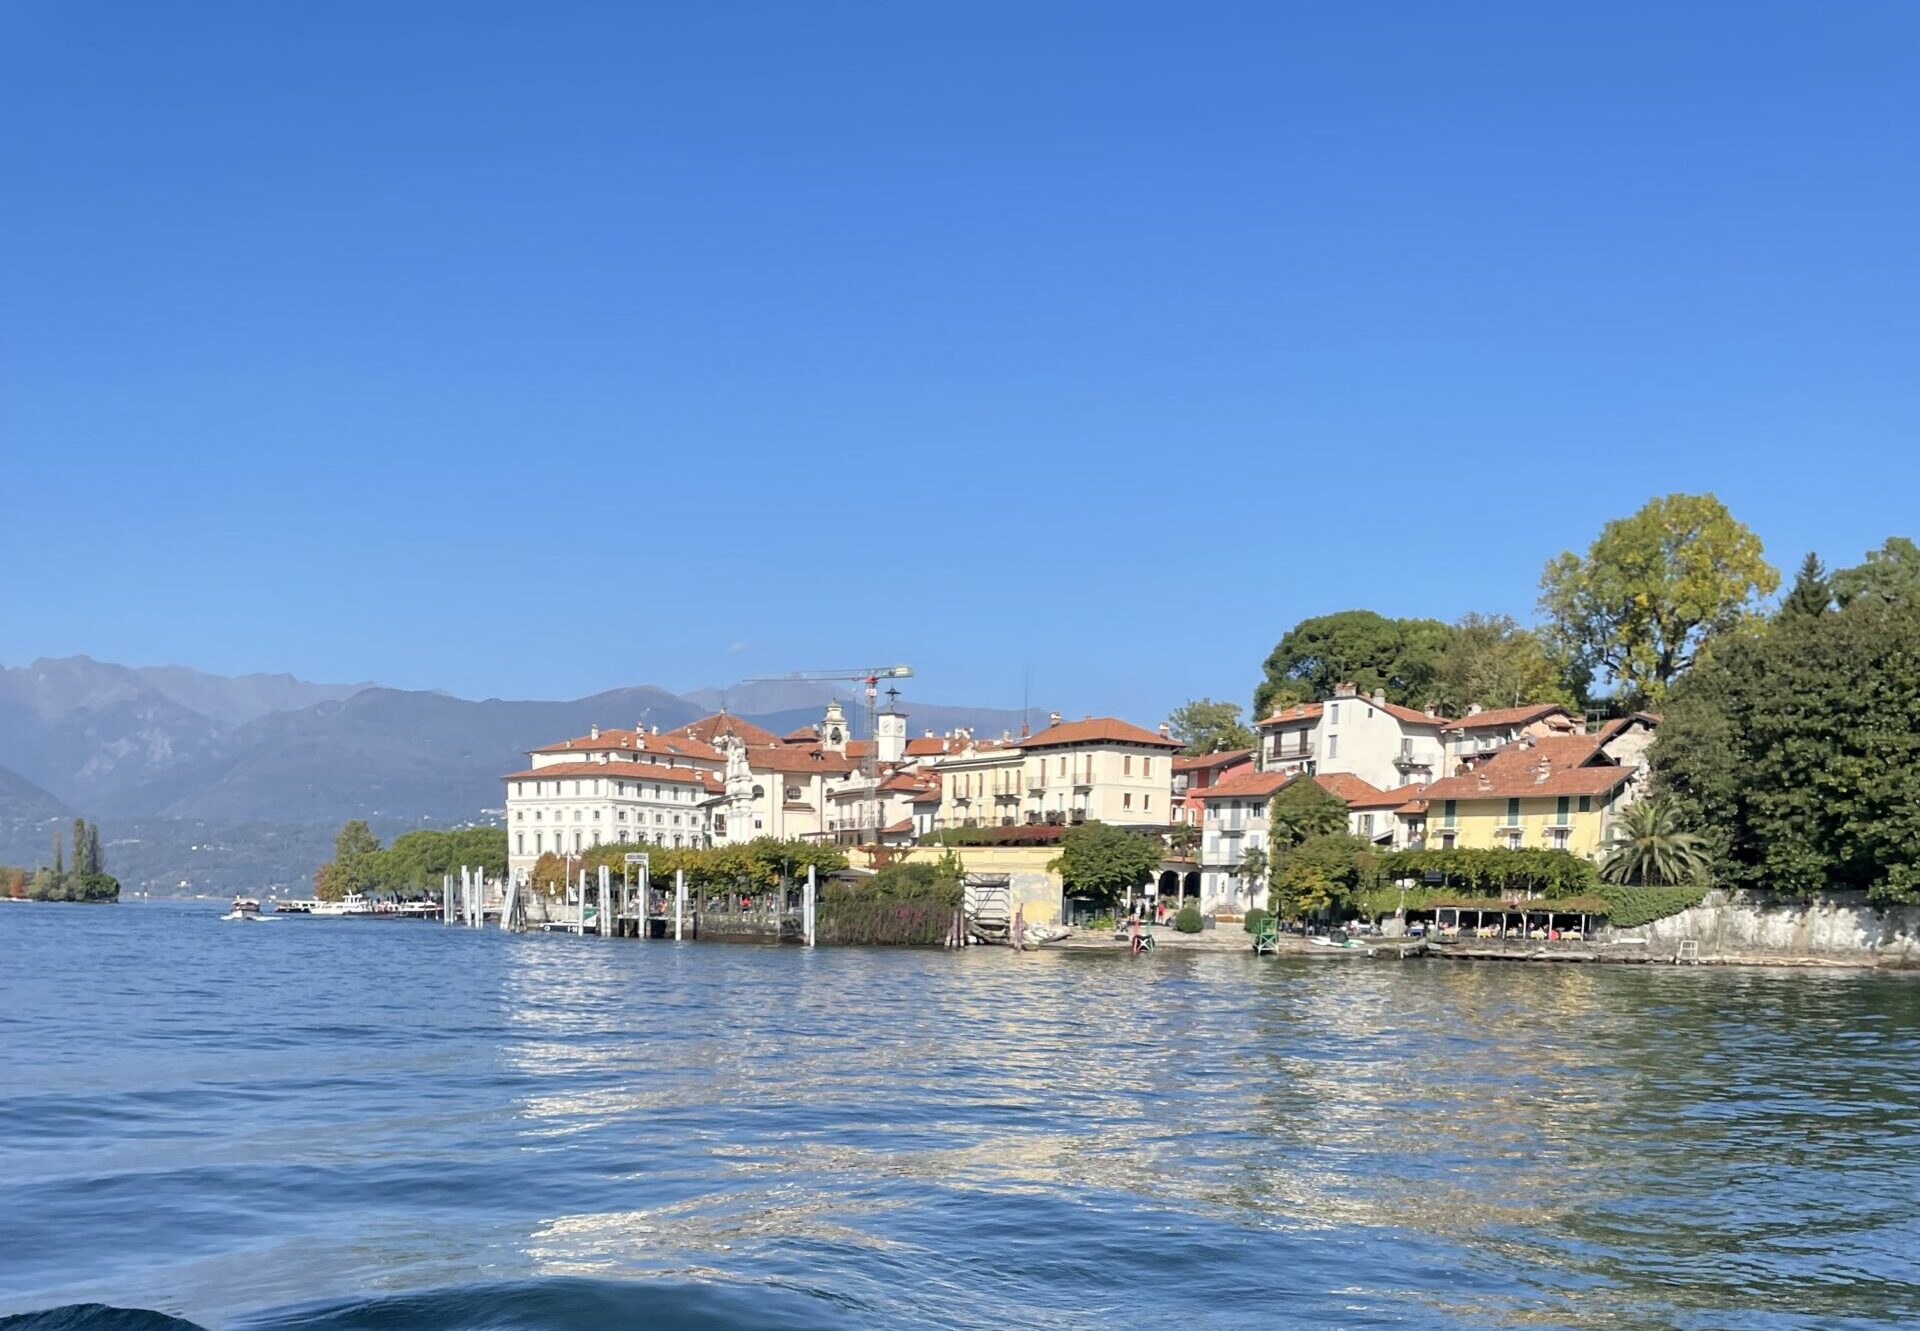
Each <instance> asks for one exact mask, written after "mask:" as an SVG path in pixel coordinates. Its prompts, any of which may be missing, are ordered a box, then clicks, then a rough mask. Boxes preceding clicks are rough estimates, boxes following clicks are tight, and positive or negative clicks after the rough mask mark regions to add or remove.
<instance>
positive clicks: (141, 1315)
mask: <svg viewBox="0 0 1920 1331" xmlns="http://www.w3.org/2000/svg"><path fill="white" fill-rule="evenodd" d="M0 1331H201V1328H200V1327H198V1326H196V1325H195V1324H194V1323H192V1322H183V1321H181V1320H180V1319H179V1318H178V1317H169V1316H167V1315H166V1314H165V1313H157V1312H154V1311H152V1310H151V1309H148V1308H115V1307H112V1306H111V1305H109V1304H105V1303H69V1304H66V1305H64V1306H62V1307H59V1308H43V1309H41V1310H40V1311H39V1312H32V1313H19V1314H17V1315H15V1316H12V1317H0Z"/></svg>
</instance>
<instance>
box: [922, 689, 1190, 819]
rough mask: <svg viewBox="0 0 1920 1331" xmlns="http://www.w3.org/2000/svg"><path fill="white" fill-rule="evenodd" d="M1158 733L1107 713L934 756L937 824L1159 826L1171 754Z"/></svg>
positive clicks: (1166, 809)
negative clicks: (938, 757)
mask: <svg viewBox="0 0 1920 1331" xmlns="http://www.w3.org/2000/svg"><path fill="white" fill-rule="evenodd" d="M1179 748H1180V746H1179V744H1177V743H1176V742H1175V741H1173V740H1172V739H1169V738H1168V737H1167V736H1166V734H1165V733H1159V734H1156V733H1155V732H1153V731H1151V730H1143V729H1142V728H1141V727H1139V726H1136V725H1131V724H1129V723H1128V722H1125V721H1121V720H1118V719H1116V718H1114V717H1110V716H1101V717H1094V716H1090V717H1087V718H1085V719H1084V720H1080V721H1064V722H1063V721H1062V720H1061V719H1060V717H1059V715H1058V714H1057V713H1056V714H1055V715H1054V716H1052V717H1051V718H1049V724H1048V726H1047V728H1046V729H1045V730H1043V731H1041V732H1040V733H1039V734H1037V735H1031V736H1029V737H1027V738H1026V739H1023V740H1018V741H1016V742H1014V743H1012V744H1009V745H1002V746H997V747H993V746H985V745H983V746H981V747H979V748H969V749H966V750H964V751H962V752H960V753H957V754H950V755H948V756H947V757H945V758H943V759H941V760H940V761H939V764H938V766H939V769H940V783H941V784H940V814H939V826H941V827H1016V826H1020V825H1022V824H1034V823H1060V824H1067V825H1071V824H1074V823H1084V822H1089V821H1091V822H1103V823H1113V824H1116V825H1118V826H1122V827H1154V828H1164V827H1166V826H1167V825H1168V823H1170V822H1171V821H1172V820H1173V813H1174V810H1173V755H1174V754H1175V753H1176V752H1178V751H1179Z"/></svg>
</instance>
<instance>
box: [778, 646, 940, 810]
mask: <svg viewBox="0 0 1920 1331" xmlns="http://www.w3.org/2000/svg"><path fill="white" fill-rule="evenodd" d="M912 677H913V667H912V666H904V665H890V666H866V667H856V668H854V669H851V670H796V671H794V672H792V673H791V674H787V675H762V676H760V677H758V678H755V679H749V680H745V681H743V682H744V683H747V684H859V685H863V686H864V687H865V688H866V691H867V758H866V762H865V763H864V764H863V766H864V767H865V769H866V776H867V808H868V811H869V812H870V813H871V814H872V815H873V821H874V829H873V830H874V840H875V841H878V840H879V839H880V836H879V832H880V828H879V821H880V819H879V809H880V739H879V736H878V735H877V734H876V733H875V732H876V730H877V728H878V726H879V712H880V681H881V680H883V679H911V678H912Z"/></svg>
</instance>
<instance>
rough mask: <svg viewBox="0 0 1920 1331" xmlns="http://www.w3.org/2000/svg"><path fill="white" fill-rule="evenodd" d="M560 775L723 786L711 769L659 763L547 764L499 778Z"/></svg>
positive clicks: (712, 789) (716, 788)
mask: <svg viewBox="0 0 1920 1331" xmlns="http://www.w3.org/2000/svg"><path fill="white" fill-rule="evenodd" d="M563 776H604V777H608V778H610V779H613V780H617V781H673V782H677V783H679V784H681V785H694V786H699V787H701V788H702V789H704V790H706V791H707V792H708V793H710V794H717V793H718V792H719V791H721V790H723V789H724V788H725V787H723V786H722V785H721V783H720V778H718V777H716V776H715V775H714V774H713V773H712V772H701V771H696V770H695V769H694V768H691V767H662V766H660V764H658V763H549V764H548V765H547V766H545V767H529V768H527V769H526V770H525V771H522V772H508V773H507V774H506V775H505V776H503V777H501V778H500V779H501V780H502V781H526V780H535V781H538V780H542V779H544V778H546V777H563Z"/></svg>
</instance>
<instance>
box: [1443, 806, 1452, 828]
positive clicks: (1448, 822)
mask: <svg viewBox="0 0 1920 1331" xmlns="http://www.w3.org/2000/svg"><path fill="white" fill-rule="evenodd" d="M1443 821H1444V822H1445V824H1446V825H1447V826H1448V827H1452V826H1453V801H1452V800H1448V801H1447V809H1446V817H1445V818H1444V820H1443Z"/></svg>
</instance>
